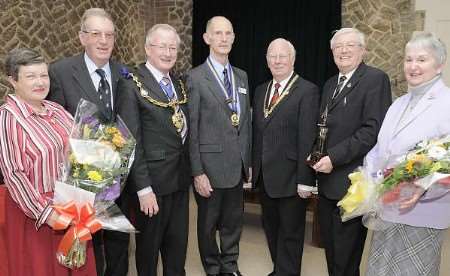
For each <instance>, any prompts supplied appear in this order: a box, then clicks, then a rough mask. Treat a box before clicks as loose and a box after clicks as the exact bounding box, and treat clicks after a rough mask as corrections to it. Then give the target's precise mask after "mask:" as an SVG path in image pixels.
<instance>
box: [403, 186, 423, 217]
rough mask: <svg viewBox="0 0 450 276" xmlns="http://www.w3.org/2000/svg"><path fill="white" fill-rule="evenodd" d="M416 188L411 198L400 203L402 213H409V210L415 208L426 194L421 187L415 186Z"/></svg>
mask: <svg viewBox="0 0 450 276" xmlns="http://www.w3.org/2000/svg"><path fill="white" fill-rule="evenodd" d="M415 187H416V188H415V189H414V191H413V192H412V194H411V196H410V197H409V198H405V199H403V200H401V201H400V205H399V208H398V209H399V210H400V211H407V210H408V209H410V208H412V207H414V205H416V203H417V201H419V198H420V197H421V196H422V195H423V193H425V190H424V189H423V188H421V187H418V186H415Z"/></svg>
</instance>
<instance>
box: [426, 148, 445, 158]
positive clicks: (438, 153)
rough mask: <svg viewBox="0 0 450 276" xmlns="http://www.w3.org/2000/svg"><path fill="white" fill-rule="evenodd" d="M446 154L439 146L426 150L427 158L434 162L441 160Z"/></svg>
mask: <svg viewBox="0 0 450 276" xmlns="http://www.w3.org/2000/svg"><path fill="white" fill-rule="evenodd" d="M446 154H447V151H446V150H445V148H443V147H441V146H432V147H431V148H430V149H429V150H428V154H427V155H428V157H430V158H432V159H435V160H440V159H442V158H444V156H445V155H446Z"/></svg>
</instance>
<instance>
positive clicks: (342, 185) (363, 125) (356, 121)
mask: <svg viewBox="0 0 450 276" xmlns="http://www.w3.org/2000/svg"><path fill="white" fill-rule="evenodd" d="M337 80H338V75H336V76H333V77H331V78H330V79H329V80H328V81H327V82H326V83H325V85H324V87H323V93H322V99H321V111H323V110H324V109H325V106H326V105H327V103H328V102H329V101H330V99H331V97H332V95H333V92H334V90H335V87H336V85H337ZM391 103H392V96H391V86H390V82H389V77H388V76H387V75H386V73H384V72H383V71H381V70H379V69H376V68H374V67H371V66H367V65H365V64H364V63H361V64H360V65H359V66H358V68H357V69H356V71H355V72H354V73H353V75H352V77H351V78H350V79H349V80H348V82H347V83H346V85H345V87H344V88H343V89H342V91H341V92H340V93H339V95H338V96H337V97H336V99H335V100H334V101H333V102H332V103H331V104H330V105H329V107H328V120H327V125H328V136H327V141H326V150H327V153H328V155H329V157H330V159H331V162H332V164H333V170H332V171H331V173H329V174H323V173H319V174H318V180H319V193H320V194H321V195H324V196H325V197H327V198H329V199H334V200H339V199H341V198H342V197H343V196H344V195H345V193H346V192H347V189H348V187H349V185H350V181H349V179H348V174H350V173H351V172H353V170H355V169H356V168H357V167H358V166H360V165H362V163H363V158H364V156H365V155H366V154H367V152H369V150H370V149H371V148H372V147H373V146H374V145H375V144H376V141H377V136H378V131H379V130H380V127H381V123H382V122H383V119H384V115H385V114H386V111H387V110H388V108H389V106H390V104H391Z"/></svg>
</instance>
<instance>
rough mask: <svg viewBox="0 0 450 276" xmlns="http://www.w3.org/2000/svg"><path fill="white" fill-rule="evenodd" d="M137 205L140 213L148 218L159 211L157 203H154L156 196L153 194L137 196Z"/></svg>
mask: <svg viewBox="0 0 450 276" xmlns="http://www.w3.org/2000/svg"><path fill="white" fill-rule="evenodd" d="M139 204H140V207H141V211H142V212H143V213H144V214H145V215H147V216H149V217H152V216H153V215H156V214H157V213H158V211H159V207H158V202H157V201H156V195H155V193H154V192H150V193H146V194H144V195H141V196H139Z"/></svg>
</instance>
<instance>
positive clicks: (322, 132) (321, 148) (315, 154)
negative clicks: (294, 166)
mask: <svg viewBox="0 0 450 276" xmlns="http://www.w3.org/2000/svg"><path fill="white" fill-rule="evenodd" d="M327 117H328V110H327V109H325V111H324V112H323V113H322V115H321V116H320V122H319V123H318V124H317V126H318V127H319V134H318V135H317V138H316V143H315V145H314V148H313V151H312V152H311V153H310V154H309V157H308V159H306V163H307V164H308V165H310V166H313V165H314V164H316V163H317V162H319V160H320V159H321V158H322V157H324V156H325V155H327V154H326V152H325V141H326V138H327V132H328V127H327Z"/></svg>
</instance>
